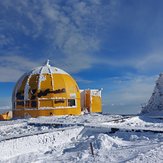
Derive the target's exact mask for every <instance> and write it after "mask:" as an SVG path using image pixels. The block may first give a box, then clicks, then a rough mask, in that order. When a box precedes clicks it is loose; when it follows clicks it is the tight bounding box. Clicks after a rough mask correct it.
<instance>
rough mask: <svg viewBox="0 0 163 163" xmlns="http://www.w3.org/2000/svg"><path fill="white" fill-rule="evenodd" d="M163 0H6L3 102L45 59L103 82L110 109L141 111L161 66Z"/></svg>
mask: <svg viewBox="0 0 163 163" xmlns="http://www.w3.org/2000/svg"><path fill="white" fill-rule="evenodd" d="M162 8H163V1H161V0H157V1H154V0H136V1H135V0H83V1H82V0H67V1H65V0H24V1H21V0H14V1H13V0H5V1H0V74H1V76H0V106H5V105H7V106H8V105H10V104H11V102H10V101H11V94H12V90H13V87H14V85H15V82H16V81H17V80H18V78H19V77H20V76H21V75H22V74H23V73H24V72H26V71H29V70H31V69H32V68H34V67H37V66H38V65H42V64H43V63H44V62H45V60H47V59H50V61H51V65H53V66H56V67H59V68H62V69H64V70H65V71H67V72H68V73H70V74H71V75H72V76H73V77H74V78H75V79H76V80H77V82H78V84H79V87H80V88H81V89H82V88H83V89H85V88H103V110H104V111H105V112H109V113H121V114H125V113H138V112H139V111H140V110H141V104H144V103H146V102H147V101H148V99H149V98H150V95H151V93H152V91H153V88H154V85H155V80H156V79H157V77H158V74H159V73H161V72H162V70H163V68H162V62H163V54H162V52H163V46H162V45H163V32H162V29H163V10H162Z"/></svg>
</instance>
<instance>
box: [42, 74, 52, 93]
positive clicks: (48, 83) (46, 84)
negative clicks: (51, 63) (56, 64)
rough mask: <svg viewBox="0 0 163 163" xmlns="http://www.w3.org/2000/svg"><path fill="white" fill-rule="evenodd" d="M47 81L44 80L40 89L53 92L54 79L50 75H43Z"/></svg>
mask: <svg viewBox="0 0 163 163" xmlns="http://www.w3.org/2000/svg"><path fill="white" fill-rule="evenodd" d="M42 75H43V78H45V80H42V81H41V83H40V89H41V90H46V89H47V88H48V89H50V90H53V88H52V78H51V75H50V74H42Z"/></svg>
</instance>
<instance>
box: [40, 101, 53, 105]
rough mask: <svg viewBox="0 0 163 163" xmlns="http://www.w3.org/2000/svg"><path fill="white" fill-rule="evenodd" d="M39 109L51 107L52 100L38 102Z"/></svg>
mask: <svg viewBox="0 0 163 163" xmlns="http://www.w3.org/2000/svg"><path fill="white" fill-rule="evenodd" d="M39 103H40V107H53V100H40V101H39Z"/></svg>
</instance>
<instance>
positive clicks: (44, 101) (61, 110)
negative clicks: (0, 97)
mask: <svg viewBox="0 0 163 163" xmlns="http://www.w3.org/2000/svg"><path fill="white" fill-rule="evenodd" d="M81 92H82V91H80V89H79V87H78V85H77V83H76V81H75V80H74V79H73V78H72V77H71V75H69V74H68V73H67V72H65V71H63V70H61V69H59V68H56V67H53V66H50V64H49V61H47V63H46V64H45V65H43V66H41V67H37V68H35V69H33V70H32V71H30V72H28V73H25V74H24V75H23V76H22V77H21V78H20V79H19V80H18V82H17V84H16V86H15V89H14V91H13V97H12V104H13V117H14V118H24V117H38V116H52V115H80V114H81V111H82V110H84V108H86V109H87V110H88V111H89V112H102V108H101V90H98V93H97V91H93V90H92V91H91V90H87V91H86V90H85V94H84V96H83V95H81ZM93 92H94V93H93ZM95 92H96V93H95ZM82 98H84V99H82ZM82 101H84V103H83V102H82ZM81 105H83V106H81Z"/></svg>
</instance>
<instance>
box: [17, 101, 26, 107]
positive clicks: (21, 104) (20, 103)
mask: <svg viewBox="0 0 163 163" xmlns="http://www.w3.org/2000/svg"><path fill="white" fill-rule="evenodd" d="M16 105H19V106H24V101H17V102H16Z"/></svg>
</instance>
